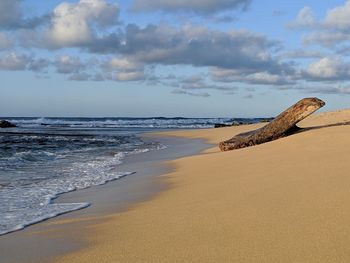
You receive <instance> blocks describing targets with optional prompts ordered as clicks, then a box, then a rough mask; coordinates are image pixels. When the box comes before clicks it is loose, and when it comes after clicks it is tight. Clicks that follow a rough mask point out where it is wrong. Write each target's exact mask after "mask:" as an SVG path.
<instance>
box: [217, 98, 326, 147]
mask: <svg viewBox="0 0 350 263" xmlns="http://www.w3.org/2000/svg"><path fill="white" fill-rule="evenodd" d="M324 105H325V102H323V101H322V100H320V99H318V98H305V99H302V100H300V101H299V102H297V103H296V104H294V105H293V106H291V107H290V108H288V109H287V110H285V111H284V112H282V113H281V114H280V115H278V116H277V117H276V118H275V119H274V120H272V121H271V122H270V123H269V124H267V125H266V126H264V127H262V128H260V129H257V130H254V131H250V132H246V133H241V134H238V135H236V136H235V137H233V138H232V139H229V140H227V141H224V142H220V144H219V147H220V149H221V151H229V150H234V149H239V148H244V147H249V146H253V145H257V144H261V143H264V142H269V141H273V140H276V139H278V138H281V137H283V136H286V135H288V134H290V133H292V132H293V131H296V130H298V129H299V128H298V127H297V126H296V124H297V123H298V122H300V121H301V120H303V119H305V118H306V117H307V116H309V115H310V114H312V113H314V112H315V111H316V110H318V109H319V108H321V107H323V106H324Z"/></svg>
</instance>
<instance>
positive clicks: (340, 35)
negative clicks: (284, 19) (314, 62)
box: [291, 0, 350, 48]
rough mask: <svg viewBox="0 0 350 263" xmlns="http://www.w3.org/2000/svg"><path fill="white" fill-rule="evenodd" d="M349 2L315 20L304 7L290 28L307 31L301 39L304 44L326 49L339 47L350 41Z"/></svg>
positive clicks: (311, 12)
mask: <svg viewBox="0 0 350 263" xmlns="http://www.w3.org/2000/svg"><path fill="white" fill-rule="evenodd" d="M349 17H350V0H347V1H346V2H345V3H344V4H343V5H341V6H337V7H335V8H333V9H330V10H328V11H327V14H326V15H325V17H324V18H323V19H321V20H316V19H315V16H314V14H313V11H312V9H311V8H310V7H304V8H303V9H302V10H301V11H300V12H299V14H298V16H297V18H296V20H295V21H294V22H292V23H291V27H298V28H302V29H309V30H311V32H309V33H308V34H306V35H305V36H304V37H303V39H302V40H303V43H304V44H309V45H310V44H315V45H321V46H325V47H328V48H331V47H334V46H338V45H341V44H342V43H344V42H346V41H349V40H350V31H349V28H350V19H349Z"/></svg>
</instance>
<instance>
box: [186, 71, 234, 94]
mask: <svg viewBox="0 0 350 263" xmlns="http://www.w3.org/2000/svg"><path fill="white" fill-rule="evenodd" d="M180 87H181V89H183V90H200V89H211V90H220V91H234V90H237V88H236V87H232V86H230V87H229V86H222V85H215V84H211V83H208V81H207V80H206V79H204V78H203V77H201V76H197V75H194V76H191V77H189V78H185V79H183V80H182V81H180Z"/></svg>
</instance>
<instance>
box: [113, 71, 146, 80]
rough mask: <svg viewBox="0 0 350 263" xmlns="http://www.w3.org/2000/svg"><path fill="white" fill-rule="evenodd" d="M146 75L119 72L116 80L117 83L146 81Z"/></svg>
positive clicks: (140, 72) (139, 72)
mask: <svg viewBox="0 0 350 263" xmlns="http://www.w3.org/2000/svg"><path fill="white" fill-rule="evenodd" d="M145 78H146V76H145V73H144V72H142V71H131V72H117V73H116V74H115V78H114V80H117V81H138V80H145Z"/></svg>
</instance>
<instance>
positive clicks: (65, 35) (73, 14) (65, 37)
mask: <svg viewBox="0 0 350 263" xmlns="http://www.w3.org/2000/svg"><path fill="white" fill-rule="evenodd" d="M118 13H119V8H118V6H117V5H115V4H109V3H108V2H106V1H105V0H80V1H79V2H78V3H68V2H63V3H61V4H59V5H58V6H57V7H56V8H55V9H54V11H53V15H52V20H51V26H50V28H49V30H48V31H47V32H46V38H47V41H48V44H49V45H51V46H52V47H56V48H60V47H67V46H81V45H86V44H88V43H91V42H92V41H93V39H94V38H96V33H95V31H94V28H95V27H96V26H108V25H114V24H116V23H117V20H118Z"/></svg>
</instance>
